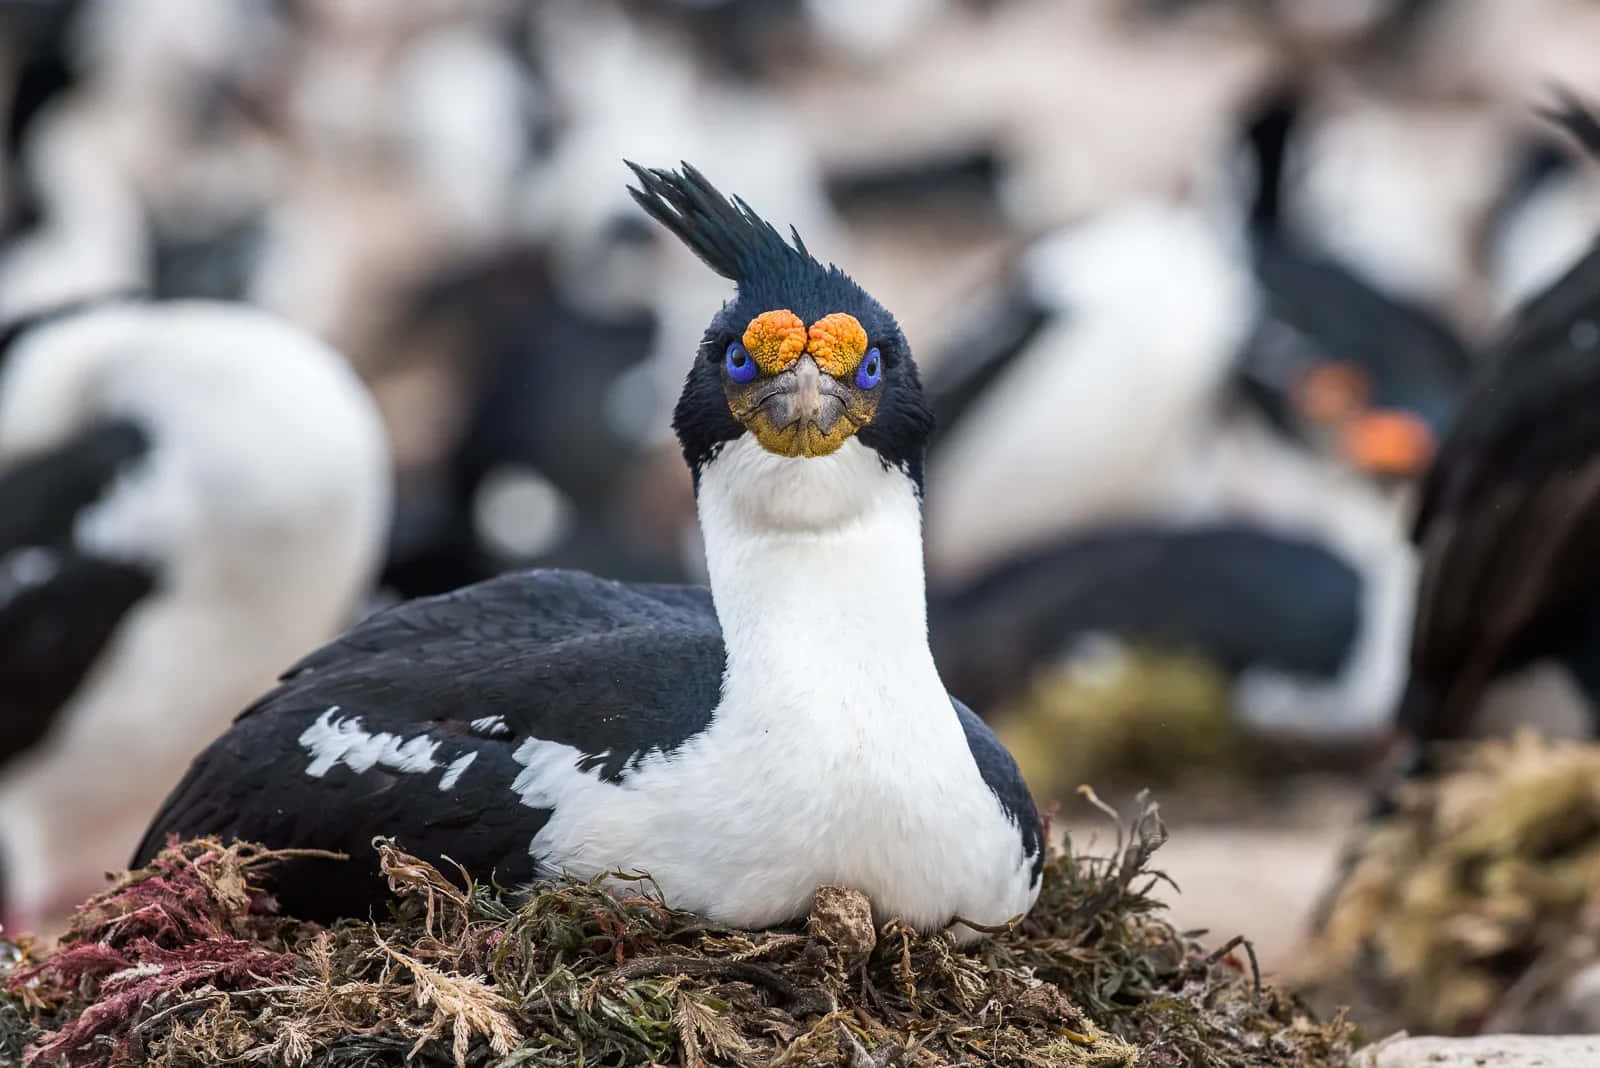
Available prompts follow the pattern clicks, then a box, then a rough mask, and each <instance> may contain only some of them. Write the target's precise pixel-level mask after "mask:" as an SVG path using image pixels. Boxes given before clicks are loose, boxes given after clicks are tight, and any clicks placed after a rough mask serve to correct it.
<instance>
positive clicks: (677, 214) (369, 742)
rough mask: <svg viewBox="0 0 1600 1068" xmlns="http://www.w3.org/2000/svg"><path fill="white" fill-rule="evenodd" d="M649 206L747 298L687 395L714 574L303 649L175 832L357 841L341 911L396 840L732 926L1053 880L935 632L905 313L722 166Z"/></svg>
mask: <svg viewBox="0 0 1600 1068" xmlns="http://www.w3.org/2000/svg"><path fill="white" fill-rule="evenodd" d="M634 172H635V174H636V175H637V176H638V178H639V182H640V185H641V188H640V189H638V190H634V197H635V198H636V199H637V200H638V201H639V203H640V204H641V205H643V207H644V208H645V210H646V211H648V212H649V213H650V214H651V215H652V216H653V217H655V218H656V219H657V220H659V221H660V222H661V223H662V224H663V225H665V226H666V227H667V228H668V229H669V230H671V231H672V232H673V233H674V234H676V235H677V236H678V237H679V238H680V239H682V240H683V241H684V242H685V243H686V244H687V245H688V246H689V247H690V248H691V249H693V250H694V251H695V252H696V253H697V254H698V255H699V256H700V257H701V258H702V259H703V260H704V261H705V262H706V263H707V264H709V265H710V266H711V267H712V269H713V270H715V271H716V272H717V273H719V274H721V275H723V276H724V277H726V278H729V279H732V280H733V281H734V282H736V283H737V286H738V292H737V295H736V296H735V297H734V298H733V299H732V300H729V301H728V302H727V303H726V304H724V306H723V307H722V309H721V311H719V312H718V313H717V314H716V316H715V317H714V318H713V319H712V321H711V325H710V326H709V328H708V329H707V330H706V333H705V336H704V339H703V341H702V343H701V345H700V348H699V351H698V353H697V355H696V357H695V360H694V365H693V367H692V368H691V370H690V372H689V375H688V378H687V381H686V382H685V384H684V388H683V392H682V395H681V397H680V399H679V401H678V404H677V409H676V412H675V416H674V425H675V428H676V430H677V434H678V438H679V440H680V442H681V444H682V448H683V453H684V457H685V459H686V460H687V461H688V463H689V466H690V467H691V468H692V470H693V472H694V477H695V486H696V498H697V506H698V510H699V515H700V521H701V525H702V528H703V530H704V536H705V546H706V556H707V564H708V566H709V573H710V578H711V584H710V589H709V590H708V589H704V588H698V587H683V586H661V585H626V584H622V583H618V582H612V581H607V580H604V579H600V578H596V577H593V576H590V575H587V574H582V573H578V572H571V571H529V572H523V573H518V574H511V575H506V576H502V577H499V578H495V579H492V580H490V581H488V582H484V583H481V584H478V585H474V586H469V587H466V588H464V589H461V590H458V591H456V592H454V593H451V594H447V595H444V596H441V597H434V598H428V599H424V600H419V601H413V602H411V603H408V604H405V605H401V606H399V607H397V608H394V609H392V610H390V611H388V612H385V613H383V614H380V615H378V616H376V617H373V618H372V619H370V620H368V621H367V622H365V623H363V624H361V625H360V626H358V627H356V628H355V629H354V630H352V631H351V632H350V633H348V634H347V635H346V636H345V637H344V638H343V639H341V640H340V641H337V642H335V643H334V644H332V645H329V646H327V647H325V648H323V649H321V650H319V651H318V652H316V653H313V654H312V655H311V656H309V657H307V658H306V659H304V660H303V661H301V662H300V663H299V664H298V665H296V666H295V667H294V668H293V669H291V670H290V672H289V673H288V674H287V675H285V676H284V678H283V680H282V683H281V684H280V685H279V686H278V688H277V689H275V690H274V691H272V692H271V693H269V694H268V695H267V696H265V697H264V698H262V699H261V700H260V701H258V702H257V703H256V704H255V705H253V706H252V707H251V708H249V709H248V710H246V711H245V713H244V714H243V715H241V716H240V717H239V719H238V720H237V721H236V722H235V724H234V726H233V728H232V729H231V730H230V731H229V732H228V733H227V734H225V735H224V736H223V737H222V738H220V739H219V740H218V741H217V742H216V743H215V744H214V745H212V746H211V748H210V749H209V750H208V751H207V752H206V753H204V754H203V755H202V756H201V757H200V758H199V759H198V760H197V761H196V762H195V764H194V766H193V768H192V769H191V770H190V772H189V775H188V776H187V778H185V779H184V781H183V782H182V783H181V784H180V785H179V786H178V788H177V789H176V791H175V792H174V793H173V794H172V796H171V797H170V799H169V800H168V801H167V804H166V806H165V807H164V808H163V810H162V811H161V813H160V814H159V815H158V816H157V817H156V819H155V822H154V823H153V825H152V826H151V828H150V831H149V834H148V835H147V837H146V839H145V842H144V844H143V846H142V847H141V848H140V850H139V853H138V856H137V858H136V863H143V862H144V861H146V860H147V859H149V858H150V857H151V856H152V855H153V854H154V853H155V852H156V850H157V849H158V848H159V847H160V846H161V845H162V844H163V843H164V842H165V841H166V839H167V837H168V836H169V835H172V834H177V835H183V836H189V835H198V834H219V835H223V836H228V837H238V838H245V839H251V840H255V841H260V842H264V843H267V844H270V845H273V846H279V847H289V846H309V847H321V848H325V849H336V850H342V851H345V852H347V853H349V854H351V855H352V856H353V857H355V858H357V860H356V862H355V863H351V864H346V865H340V864H338V863H336V862H329V861H313V860H303V861H299V862H297V864H296V865H295V866H292V867H290V868H289V869H287V870H286V871H285V873H284V875H283V876H282V877H281V878H280V881H279V885H278V892H279V897H280V900H281V901H282V902H283V904H284V906H285V907H286V908H287V909H288V910H289V911H291V912H292V913H295V914H300V915H306V916H310V917H325V916H328V915H338V914H350V913H353V912H354V913H365V912H366V911H367V910H368V909H369V908H370V907H371V906H372V905H373V904H374V903H376V902H379V901H381V900H382V898H383V894H384V888H383V886H382V885H381V883H380V881H379V880H378V879H377V877H376V873H375V870H374V868H373V865H372V864H371V862H370V861H369V860H368V858H370V857H371V856H372V851H371V848H370V846H369V842H370V840H371V838H372V836H374V835H377V834H392V835H395V836H397V837H398V838H399V839H400V841H401V842H402V843H403V844H404V845H405V846H406V847H407V848H408V849H410V850H412V851H414V852H418V853H420V854H422V855H424V856H427V857H429V858H438V857H441V856H444V855H448V856H449V857H450V858H451V859H452V860H454V861H457V862H459V863H461V864H463V865H465V866H466V868H467V869H468V870H470V871H472V872H474V873H476V874H477V875H479V876H488V875H490V874H491V873H493V874H494V875H495V876H496V877H497V878H498V879H499V880H500V881H501V882H502V883H509V882H515V881H519V880H527V879H529V878H532V877H535V876H538V875H540V874H543V873H549V872H553V871H558V870H559V871H565V872H568V873H571V874H574V875H578V876H594V875H597V874H601V873H606V872H612V871H617V870H631V871H638V870H643V871H646V872H648V873H649V874H650V875H651V876H653V877H654V879H655V880H656V882H657V884H658V885H659V887H660V889H661V891H662V893H663V895H664V896H665V898H666V900H667V901H668V902H669V903H671V904H673V905H676V906H679V907H683V908H688V909H692V910H694V911H697V912H700V913H702V914H704V915H706V916H707V917H708V918H710V919H712V920H714V921H716V922H721V923H727V924H735V925H740V926H764V925H770V924H775V923H780V922H783V921H786V920H791V919H794V918H796V917H799V916H802V915H804V914H805V912H806V910H807V908H808V906H809V903H810V899H811V894H812V891H813V890H814V888H815V887H817V886H818V885H820V884H828V883H837V884H844V885H849V886H853V887H855V888H857V889H860V890H862V891H864V892H865V893H866V894H867V895H868V896H869V897H870V898H871V899H872V901H873V903H874V906H875V908H876V909H877V910H878V912H879V914H880V918H888V917H899V918H902V919H904V920H907V921H909V922H910V923H912V924H914V925H915V926H917V927H919V928H922V929H940V928H944V927H947V926H952V925H954V926H955V929H956V933H957V935H958V936H960V937H975V936H976V931H974V930H973V929H971V928H970V927H966V926H963V925H957V924H956V923H955V921H956V919H957V917H960V918H962V919H965V920H970V921H973V922H974V923H978V924H996V923H1002V922H1004V921H1006V920H1007V919H1009V918H1011V917H1013V916H1015V915H1017V914H1019V913H1021V912H1024V911H1025V910H1026V909H1027V908H1028V907H1029V906H1030V905H1031V904H1032V902H1033V900H1034V897H1035V896H1036V894H1037V893H1038V889H1039V878H1040V872H1041V863H1042V841H1041V828H1040V824H1039V820H1038V817H1037V814H1036V813H1035V810H1034V806H1033V803H1032V801H1031V799H1030V797H1029V794H1028V791H1027V788H1026V786H1025V784H1024V783H1023V781H1022V778H1021V776H1020V774H1019V773H1018V771H1017V768H1016V765H1015V763H1014V762H1013V760H1012V759H1011V757H1010V755H1009V754H1008V753H1007V752H1006V751H1005V749H1004V748H1003V747H1002V746H1001V745H1000V743H999V742H998V741H997V740H996V739H995V737H994V735H993V734H991V733H990V731H989V730H988V728H987V727H985V726H984V725H983V724H982V723H981V722H980V721H979V720H978V719H977V717H975V716H974V715H973V714H972V713H971V712H970V711H969V710H968V709H967V708H965V707H964V706H962V705H961V704H960V703H959V702H956V701H954V700H953V699H952V698H951V697H950V696H949V695H948V693H947V692H946V690H945V687H944V685H943V683H942V682H941V681H940V679H939V675H938V672H937V671H936V670H935V667H934V661H933V657H932V654H931V653H930V651H929V647H928V637H927V606H926V598H925V594H924V581H923V563H922V532H921V519H922V516H921V484H922V454H923V447H924V445H925V443H926V440H927V437H928V434H929V431H930V429H931V422H932V420H931V416H930V414H929V411H928V408H927V406H926V404H925V403H924V400H923V395H922V388H921V385H920V382H919V380H918V376H917V370H916V365H915V363H914V362H913V361H912V357H911V351H910V348H909V346H908V345H907V342H906V339H905V337H904V335H903V334H902V333H901V331H900V328H899V327H898V325H897V324H896V323H895V320H894V318H893V317H892V316H891V315H890V314H889V312H888V311H886V310H885V309H884V308H883V307H882V306H880V305H879V304H878V303H877V302H876V301H875V300H873V299H872V298H871V297H870V296H868V295H867V294H866V293H865V292H864V291H863V290H862V289H861V288H860V287H859V286H857V285H856V283H855V282H854V281H852V280H851V279H850V278H849V277H848V276H847V275H845V274H844V273H843V272H842V271H840V270H838V269H837V268H835V267H831V266H823V265H822V264H821V263H819V262H818V261H817V260H816V259H814V258H813V257H812V256H811V254H810V253H809V252H808V251H807V250H806V248H805V246H804V245H803V244H802V243H801V241H800V239H799V236H798V235H796V236H795V238H794V240H793V243H792V244H791V243H789V242H786V241H785V240H784V239H783V237H782V236H781V235H780V234H779V233H778V232H777V231H776V230H775V229H773V227H772V226H771V225H770V224H768V223H766V222H765V221H763V220H762V219H760V218H759V217H757V216H756V215H755V213H754V212H753V211H752V210H751V209H750V208H749V207H748V206H747V205H746V204H744V202H742V201H739V200H733V201H731V202H730V201H729V200H727V199H725V198H724V197H723V196H722V195H721V194H720V193H718V192H717V191H716V190H715V189H714V188H712V186H711V185H710V184H709V183H708V182H707V181H706V179H705V178H704V177H702V176H701V175H700V174H699V173H698V172H696V171H695V170H694V169H692V168H690V167H687V166H685V167H684V169H683V172H682V173H681V174H679V173H673V172H670V171H664V170H645V169H643V168H639V167H635V168H634Z"/></svg>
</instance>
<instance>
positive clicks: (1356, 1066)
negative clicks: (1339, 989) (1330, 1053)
mask: <svg viewBox="0 0 1600 1068" xmlns="http://www.w3.org/2000/svg"><path fill="white" fill-rule="evenodd" d="M1597 1064H1600V1035H1570V1036H1561V1037H1556V1036H1548V1037H1547V1036H1544V1035H1478V1036H1476V1037H1474V1038H1429V1037H1422V1038H1411V1037H1409V1036H1407V1035H1406V1034H1405V1033H1404V1032H1402V1033H1400V1034H1397V1035H1393V1036H1391V1037H1389V1038H1386V1039H1384V1040H1383V1041H1382V1042H1379V1043H1378V1044H1377V1045H1374V1046H1368V1047H1367V1048H1366V1049H1364V1050H1362V1051H1360V1052H1359V1053H1357V1054H1356V1055H1355V1057H1354V1059H1352V1060H1351V1062H1350V1066H1351V1068H1593V1066H1594V1065H1597Z"/></svg>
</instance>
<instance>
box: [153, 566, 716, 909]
mask: <svg viewBox="0 0 1600 1068" xmlns="http://www.w3.org/2000/svg"><path fill="white" fill-rule="evenodd" d="M722 666H723V651H722V636H721V632H720V631H719V629H718V627H717V619H716V615H715V613H714V612H713V611H712V608H711V597H710V593H709V591H707V590H705V589H703V588H699V587H691V586H648V585H626V584H623V583H620V582H612V581H608V580H605V579H599V578H595V577H594V576H592V575H586V574H584V573H582V572H577V571H526V572H518V573H514V574H509V575H503V576H500V577H498V578H494V579H491V580H489V581H487V582H483V583H479V584H477V585H475V586H469V587H466V588H464V589H461V590H457V591H455V592H454V593H449V594H444V595H442V596H438V597H429V598H423V599H420V600H416V601H411V602H408V603H406V604H403V605H400V606H398V607H396V608H393V609H390V610H388V611H386V612H382V613H380V614H378V615H376V616H373V617H371V618H370V619H368V620H367V621H365V622H364V623H361V624H360V625H358V626H357V627H355V628H354V629H352V630H351V631H350V632H349V633H348V634H346V635H345V636H344V637H342V638H340V639H339V640H338V641H336V642H333V643H332V644H330V645H328V646H325V647H324V648H322V649H320V650H318V651H317V652H315V653H312V654H311V655H310V656H308V657H306V658H305V659H303V660H302V661H300V662H299V663H298V664H296V665H295V666H294V667H292V668H291V669H290V670H289V671H288V672H286V673H285V674H284V677H283V681H282V682H281V683H280V684H279V686H278V687H277V688H276V689H275V690H273V691H272V692H271V693H269V694H267V695H266V696H265V697H263V698H262V699H261V700H259V701H257V702H256V703H255V704H254V705H252V706H251V707H250V708H249V709H247V710H246V711H245V712H244V713H242V714H241V715H240V716H239V718H238V720H237V721H236V722H235V725H234V727H233V729H232V730H230V731H229V732H228V733H227V734H225V735H224V736H223V737H222V738H220V739H219V740H218V741H217V742H216V743H215V744H213V745H212V746H211V747H210V748H209V749H208V750H207V751H206V752H205V753H203V754H202V755H201V756H200V757H199V758H198V759H197V760H196V761H195V763H194V766H193V768H192V769H191V770H190V773H189V775H188V776H187V777H186V778H185V779H184V781H183V782H182V783H180V784H179V786H178V788H177V789H176V790H175V791H173V794H172V796H171V797H170V798H169V799H168V801H167V803H166V804H165V805H164V806H163V808H162V810H161V812H160V813H159V814H158V815H157V816H156V819H155V821H154V823H153V824H152V825H151V828H150V831H149V833H148V834H147V835H146V837H145V841H144V843H143V844H142V845H141V846H140V848H139V852H138V855H137V857H135V861H134V862H135V863H136V864H142V863H144V862H145V861H146V860H148V859H149V858H150V857H151V856H153V855H154V854H155V852H156V851H157V850H158V849H160V848H161V846H163V845H164V844H165V843H166V839H167V836H168V835H171V834H177V835H179V836H180V837H183V836H188V835H194V834H201V833H205V834H222V835H225V836H228V837H239V838H244V839H248V840H253V841H264V842H296V843H308V844H315V845H316V846H318V847H319V848H325V849H338V850H342V851H344V852H346V853H348V854H349V855H350V856H352V857H353V858H355V860H356V862H357V863H359V864H360V865H362V866H363V867H364V868H365V869H366V871H367V874H369V875H370V876H371V879H370V880H368V881H365V882H363V881H362V880H351V879H349V878H348V876H346V877H343V878H341V879H340V880H338V885H339V886H341V887H347V888H348V890H349V893H348V895H347V896H346V897H342V898H339V897H333V898H330V897H329V896H327V891H326V888H325V887H324V886H323V885H322V883H321V880H318V879H315V878H308V876H310V875H311V874H312V870H313V869H315V868H318V867H320V866H321V865H320V864H318V863H317V862H309V861H308V862H303V867H304V869H305V870H292V871H286V872H285V873H284V874H283V876H282V877H281V879H280V890H279V894H280V896H282V897H283V899H284V900H283V904H284V906H285V908H287V909H289V911H291V912H292V913H294V914H295V915H307V916H328V917H331V916H337V915H350V914H352V913H354V914H362V913H364V912H365V911H366V908H367V905H368V904H369V903H370V902H374V901H378V900H380V899H381V897H382V886H381V884H380V883H379V882H378V880H377V869H376V867H375V866H374V865H373V861H372V856H371V849H370V846H369V843H368V839H369V838H370V837H371V835H372V834H373V833H374V829H376V828H392V829H393V830H394V831H395V832H396V833H397V834H399V836H400V837H401V838H402V840H403V843H404V845H405V846H406V848H408V849H410V850H412V851H414V852H418V853H419V855H422V856H425V857H428V858H429V859H433V860H438V859H439V858H440V857H441V856H443V855H445V854H448V855H450V856H452V857H454V858H455V859H457V860H459V861H461V862H463V863H467V864H469V865H472V866H473V867H474V868H475V869H485V870H486V869H487V868H490V867H493V868H497V869H498V872H499V875H500V877H501V878H502V879H504V880H506V881H507V882H508V883H514V882H517V881H526V880H528V879H529V878H531V877H532V875H533V869H532V866H531V860H530V859H529V857H528V851H527V846H528V839H530V838H531V837H532V836H533V835H534V834H535V833H537V832H538V830H539V827H540V826H542V825H543V823H544V820H545V819H546V818H547V817H548V815H549V813H548V812H539V811H531V812H530V811H529V809H528V808H527V807H525V806H524V805H523V804H522V803H521V802H520V800H519V799H518V797H517V796H516V795H515V794H514V793H512V792H511V790H509V789H508V786H509V784H511V783H512V782H513V781H514V780H515V779H516V778H517V775H518V773H519V772H520V770H521V767H520V766H519V765H518V763H517V762H516V760H515V759H514V754H515V753H516V751H517V748H518V747H519V746H520V745H521V744H522V743H523V742H525V741H527V740H528V739H530V738H533V739H540V740H544V741H549V742H556V743H559V744H562V745H568V746H572V747H573V748H575V749H577V750H579V752H580V753H581V754H582V758H581V762H580V764H579V767H580V768H581V769H582V770H585V771H588V770H592V769H598V770H599V772H600V775H601V778H603V779H604V780H605V781H608V782H621V781H624V780H625V779H626V778H627V775H628V770H629V766H630V765H631V764H633V763H634V762H636V761H637V760H638V759H639V758H640V757H642V756H644V755H645V754H647V753H650V752H669V751H671V750H673V749H675V748H676V747H677V746H679V745H681V744H682V743H683V742H684V741H685V740H687V739H688V738H690V737H692V736H693V735H695V734H696V733H698V732H699V731H701V730H703V729H704V728H705V726H706V724H707V722H708V721H709V719H710V716H711V711H712V709H713V708H714V707H715V706H716V703H717V698H718V693H719V687H720V683H721V678H722ZM319 720H323V721H324V722H327V723H330V724H331V723H336V722H344V723H352V722H354V721H356V720H359V722H360V727H361V729H362V730H364V731H365V732H366V733H367V734H368V735H378V734H385V733H386V734H389V735H391V736H393V737H394V738H396V739H398V740H405V739H414V738H417V737H422V736H426V737H427V738H429V739H431V740H434V741H437V742H438V743H439V745H438V747H437V749H436V750H435V751H434V755H433V757H432V758H431V759H432V762H433V763H434V765H435V766H436V767H435V770H434V771H433V772H431V773H427V774H416V773H405V772H400V771H396V770H394V769H388V771H389V773H387V774H386V773H385V770H386V769H385V768H384V766H383V762H382V761H381V760H380V761H378V762H377V763H376V765H375V767H376V769H377V770H376V772H375V773H374V772H373V771H372V770H371V769H370V768H368V769H362V770H363V771H364V772H365V773H364V774H357V773H356V769H355V768H352V767H351V766H350V761H342V760H335V761H334V763H333V766H332V767H330V768H329V769H328V770H327V771H326V772H325V773H324V774H322V775H320V776H312V775H310V774H308V773H306V771H305V769H306V768H307V767H308V766H311V765H312V764H313V762H314V759H315V758H314V755H313V753H312V750H311V749H310V748H309V747H308V746H306V745H305V744H303V743H302V742H301V740H300V739H301V735H302V734H303V733H304V732H305V731H306V730H307V729H310V728H312V727H313V726H314V725H315V724H317V723H318V721H319ZM470 754H475V756H473V758H472V762H471V763H470V764H469V765H468V766H467V767H466V768H465V770H464V771H463V772H462V773H461V774H460V776H459V778H458V780H457V781H456V782H455V783H454V788H453V789H451V790H448V791H447V790H443V789H441V787H440V782H441V781H442V777H443V776H444V775H446V774H447V773H448V771H449V768H450V767H451V766H452V765H453V764H454V763H455V762H457V761H460V760H462V759H464V758H466V757H468V756H469V755H470ZM355 763H357V764H359V763H360V761H359V760H356V761H355ZM291 768H292V769H294V770H293V772H292V773H290V775H289V776H288V777H287V778H285V777H284V775H285V770H286V769H291ZM274 792H276V793H278V794H279V795H280V796H281V797H282V798H283V802H284V803H283V804H282V805H281V806H263V805H259V804H251V803H250V802H251V800H252V799H253V798H255V797H258V796H262V795H263V794H270V793H274ZM330 809H332V810H335V811H338V812H339V813H340V819H339V820H338V821H337V823H336V825H329V824H328V823H327V822H326V821H325V816H324V814H325V813H326V812H328V811H329V810H330ZM417 812H426V813H428V815H427V818H426V821H425V822H422V823H420V824H419V823H417V822H416V820H415V819H414V814H415V813H417ZM313 825H314V826H313ZM486 858H492V859H490V860H489V862H488V863H485V860H486ZM302 891H303V892H302Z"/></svg>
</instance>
